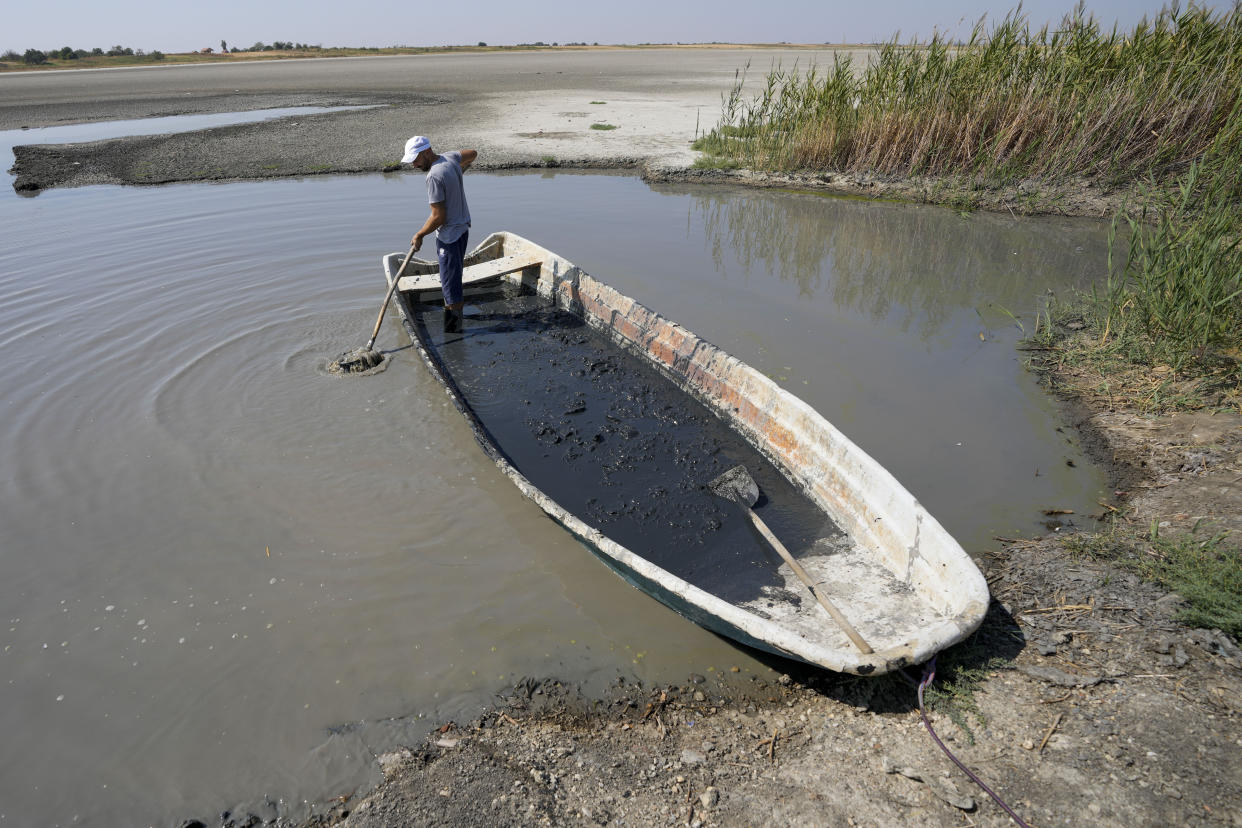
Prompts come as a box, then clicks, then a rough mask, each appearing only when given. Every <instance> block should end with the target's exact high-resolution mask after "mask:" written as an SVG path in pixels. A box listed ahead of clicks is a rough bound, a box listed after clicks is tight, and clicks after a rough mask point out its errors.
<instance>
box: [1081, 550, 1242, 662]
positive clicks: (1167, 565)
mask: <svg viewBox="0 0 1242 828" xmlns="http://www.w3.org/2000/svg"><path fill="white" fill-rule="evenodd" d="M1200 528H1201V527H1198V526H1196V527H1195V529H1193V530H1192V531H1190V532H1187V533H1183V534H1176V535H1166V534H1161V533H1160V531H1159V529H1158V528H1157V527H1155V526H1153V527H1152V528H1151V530H1150V531H1149V532H1148V533H1147V534H1146V535H1140V534H1133V533H1127V532H1125V531H1124V530H1122V529H1120V528H1117V527H1114V528H1113V529H1112V530H1111V531H1107V532H1101V533H1098V534H1093V535H1081V536H1072V538H1071V542H1070V544H1069V548H1070V549H1071V550H1072V551H1074V552H1077V553H1079V554H1082V555H1086V556H1088V557H1091V558H1095V559H1097V560H1106V561H1109V562H1111V563H1113V564H1114V565H1116V566H1120V567H1122V568H1123V569H1128V570H1130V571H1132V572H1137V573H1138V574H1139V575H1141V576H1142V577H1144V578H1146V579H1147V580H1150V581H1152V582H1154V583H1157V584H1159V585H1160V586H1162V587H1164V588H1165V589H1168V590H1170V591H1172V592H1176V593H1177V594H1178V595H1180V596H1181V597H1182V598H1183V599H1184V600H1185V601H1186V608H1185V609H1183V610H1182V611H1181V612H1180V613H1179V614H1178V618H1177V620H1179V621H1181V622H1182V623H1184V624H1187V625H1189V626H1192V627H1204V628H1207V629H1219V630H1223V631H1224V632H1226V633H1229V634H1230V635H1232V636H1234V637H1235V638H1236V637H1239V636H1242V550H1240V549H1239V548H1238V547H1237V546H1232V545H1229V544H1228V543H1227V540H1228V535H1227V534H1226V533H1223V532H1221V533H1215V534H1211V535H1207V536H1204V535H1203V534H1201V533H1200Z"/></svg>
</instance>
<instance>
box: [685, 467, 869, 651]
mask: <svg viewBox="0 0 1242 828" xmlns="http://www.w3.org/2000/svg"><path fill="white" fill-rule="evenodd" d="M707 488H709V489H711V490H712V492H713V493H715V494H717V495H720V496H721V497H723V498H726V499H728V500H732V501H735V502H736V503H737V504H738V505H739V506H741V507H742V508H743V509H745V510H746V515H747V517H749V518H750V520H751V523H753V524H754V525H755V528H756V529H758V530H759V533H760V534H761V535H763V536H764V538H766V539H767V541H768V543H770V544H772V548H773V549H775V550H776V551H777V553H779V554H780V556H781V557H782V558H784V560H785V563H787V564H789V568H790V569H792V570H793V571H794V574H795V575H797V576H798V579H799V580H800V581H802V583H803V584H805V585H806V588H807V589H808V590H810V592H811V594H812V595H814V596H815V600H816V601H818V602H819V605H820V606H821V607H823V608H824V610H825V611H827V613H828V614H829V615H830V616H832V620H833V621H835V622H836V623H837V626H838V627H840V628H841V630H842V632H844V633H845V634H846V635H847V636H849V639H850V641H852V642H854V646H855V647H857V648H858V649H859V650H860V651H862V652H864V653H868V654H870V653H872V652H874V650H872V649H871V645H870V644H868V643H867V642H866V641H865V640H864V639H863V637H862V636H861V635H859V634H858V630H856V629H854V625H853V624H851V623H850V622H849V620H848V619H847V618H846V617H845V616H844V615H842V614H841V610H839V609H837V608H836V606H835V605H834V604H833V603H832V601H830V600H828V598H827V596H825V595H824V594H823V593H822V592H820V591H819V589H818V588H817V587H816V586H815V583H814V582H813V581H812V580H811V576H810V575H809V574H808V573H807V571H806V570H805V569H803V568H802V564H800V563H798V562H797V561H796V560H794V557H793V555H790V554H789V550H788V549H786V548H785V544H783V543H781V542H780V540H779V539H778V538H777V537H776V535H774V534H772V530H771V529H769V528H768V525H767V524H766V523H764V522H763V518H761V517H759V516H758V515H757V514H755V510H754V509H752V508H751V507H752V506H754V505H755V503H756V502H758V500H759V485H758V484H757V483H755V479H754V478H753V477H751V476H750V472H749V471H747V469H746V467H745V466H734V467H733V468H731V469H729V470H728V471H727V472H725V473H724V474H722V475H720V476H719V477H717V478H716V479H715V480H713V481H712V482H711V483H708V484H707Z"/></svg>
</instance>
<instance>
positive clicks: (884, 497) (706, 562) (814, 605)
mask: <svg viewBox="0 0 1242 828" xmlns="http://www.w3.org/2000/svg"><path fill="white" fill-rule="evenodd" d="M404 256H405V254H404V253H393V254H390V255H388V256H386V257H384V269H385V273H386V274H387V277H388V279H389V281H390V284H391V280H392V279H393V278H394V275H395V274H396V273H397V272H398V270H399V268H400V265H401V262H402V260H403V258H404ZM466 265H467V270H466V279H465V281H466V296H467V308H466V316H465V320H464V324H463V326H462V330H461V331H460V332H450V333H446V332H445V330H444V324H443V309H442V300H441V298H440V294H439V282H438V276H437V274H436V265H435V264H433V263H421V262H411V264H410V266H409V267H408V268H407V269H406V273H407V274H410V275H406V276H403V277H402V278H401V280H400V282H399V283H398V291H397V294H396V295H397V297H398V299H397V302H398V307H399V308H400V311H401V314H402V316H403V317H404V320H405V325H406V328H407V330H408V331H409V332H410V335H411V336H412V337H413V339H414V341H415V344H416V345H417V347H418V350H419V352H420V354H421V355H422V357H423V359H424V361H425V362H426V364H427V366H428V367H429V368H430V369H431V371H432V373H433V374H434V375H435V376H436V377H437V378H438V379H439V380H440V381H441V382H442V383H443V384H444V386H445V388H446V389H447V391H448V393H449V395H450V396H451V398H452V399H453V401H454V403H455V404H456V405H457V407H458V408H459V409H460V410H461V411H462V413H463V414H464V415H465V416H466V418H467V419H468V420H469V422H470V425H471V427H472V428H473V430H474V433H475V435H476V436H477V438H478V440H479V443H480V444H481V445H482V447H483V450H484V451H485V452H487V454H488V456H489V457H491V458H492V459H493V460H494V461H495V462H496V464H497V466H499V467H500V469H501V470H502V471H503V472H504V473H505V474H506V475H508V477H509V478H510V479H511V480H513V482H514V483H515V484H516V485H517V486H518V488H519V489H521V491H522V492H523V493H524V494H525V495H526V496H527V497H529V498H530V499H531V500H533V501H535V503H537V504H538V505H539V507H540V508H542V509H543V510H544V511H545V512H546V513H547V514H548V515H549V516H550V517H552V518H553V519H554V520H556V521H557V522H559V523H560V524H562V525H563V526H564V527H565V528H566V529H568V530H569V531H570V532H572V533H573V534H574V535H575V536H576V537H577V538H578V539H579V540H580V541H581V542H582V543H583V544H584V545H586V547H587V548H588V549H590V550H591V551H592V552H593V553H594V554H595V555H596V556H597V557H598V558H599V559H600V560H601V561H603V562H604V563H605V564H607V565H608V566H609V567H610V568H612V569H613V571H615V572H616V573H617V574H619V575H620V576H621V577H623V578H625V579H626V580H627V581H629V582H630V583H631V584H633V585H634V586H636V587H638V588H639V589H640V590H642V591H643V592H645V593H647V594H648V595H650V596H652V597H654V598H656V599H657V600H659V601H661V602H663V603H664V604H666V605H668V606H669V607H671V608H672V609H674V610H676V611H677V612H679V613H681V614H682V615H684V616H685V617H687V618H689V619H691V620H692V621H694V622H696V623H698V624H701V625H702V626H704V627H706V628H708V629H711V630H713V631H716V632H718V633H721V634H723V635H726V636H728V637H730V638H733V639H735V640H737V641H740V642H742V643H744V644H747V645H750V646H752V647H757V648H760V649H763V650H767V651H769V652H773V653H778V654H780V655H783V656H787V657H792V658H796V659H799V660H802V661H805V662H808V663H810V664H816V665H820V666H822V667H826V668H828V669H830V670H837V671H844V672H850V673H857V674H860V675H867V674H876V673H883V672H887V671H889V670H893V669H896V668H898V667H901V666H903V665H906V664H911V663H918V662H921V661H924V660H926V659H928V658H930V657H931V656H932V655H934V654H935V653H936V652H938V651H939V650H941V649H943V648H945V647H947V646H949V645H951V644H954V643H956V642H958V641H960V640H962V639H963V638H965V637H966V636H967V635H969V634H970V633H971V632H973V631H974V630H975V629H976V628H977V627H978V626H979V624H980V623H981V622H982V620H983V615H984V612H985V611H986V609H987V605H988V591H987V584H986V582H985V581H984V579H983V576H982V575H981V574H980V572H979V570H978V569H977V568H976V566H975V565H974V563H973V562H972V561H971V559H970V558H969V557H968V556H967V555H966V553H965V552H964V551H963V550H962V548H961V547H960V546H959V545H958V544H957V542H956V541H954V540H953V538H952V537H950V536H949V535H948V533H947V532H945V530H944V529H943V528H941V526H940V524H939V523H937V522H936V520H935V519H934V518H932V517H931V516H930V515H929V514H927V512H926V511H925V510H924V509H923V508H922V506H920V505H919V503H918V502H917V501H916V500H915V499H914V498H913V497H912V496H911V495H910V494H909V492H907V491H906V490H905V489H904V488H903V487H902V486H901V485H900V484H899V483H898V482H897V481H896V480H895V479H893V477H892V475H890V474H889V473H888V472H887V471H886V470H885V469H884V468H883V467H881V466H880V465H879V464H878V463H876V462H875V461H874V460H872V459H871V458H870V457H869V456H867V455H866V454H865V453H864V452H863V451H862V450H861V449H859V448H858V447H857V446H855V445H854V444H853V443H851V442H850V441H849V440H848V439H846V438H845V437H844V436H843V435H842V434H841V433H840V432H838V431H837V430H836V429H835V428H834V427H833V426H832V425H831V424H829V423H828V422H827V421H826V420H824V418H823V417H821V416H820V415H819V414H817V413H816V412H815V411H814V410H812V409H811V408H810V407H809V406H808V405H807V404H806V403H804V402H802V401H801V400H799V399H798V398H796V397H794V396H793V395H792V394H790V393H789V392H787V391H785V390H783V389H781V388H780V387H779V386H777V385H776V384H775V383H774V382H772V381H771V380H769V379H768V378H767V377H765V376H763V375H762V374H760V373H758V372H757V371H755V370H754V369H753V368H751V367H749V366H748V365H746V364H745V363H742V362H740V361H739V360H737V359H735V358H733V357H731V356H729V355H728V354H726V353H724V352H723V351H721V350H720V349H719V348H716V347H715V346H713V345H711V344H710V343H708V342H706V341H704V340H702V339H699V338H698V337H697V336H695V335H694V334H693V333H691V332H690V331H688V330H686V329H685V328H682V327H681V326H679V325H677V324H675V323H673V322H671V321H669V320H667V319H665V318H663V317H661V316H659V315H658V314H656V313H654V312H653V311H651V310H649V309H647V308H645V307H643V306H642V305H640V304H638V303H637V302H635V301H634V300H633V299H630V298H628V297H626V296H623V295H621V294H620V293H618V292H617V291H615V290H613V289H612V288H610V287H608V286H607V285H605V284H603V283H601V282H599V281H597V280H595V279H593V278H592V277H590V276H589V275H587V274H586V273H585V272H583V271H582V270H581V269H580V268H578V267H576V266H574V265H573V264H572V263H570V262H568V261H566V260H565V259H563V258H561V257H560V256H557V255H556V254H555V253H552V252H550V251H548V250H545V249H544V248H541V247H539V246H537V245H535V244H533V243H531V242H529V241H527V240H526V239H523V238H521V237H519V236H515V235H513V234H511V233H496V234H493V235H492V236H489V237H488V238H487V239H486V240H485V241H484V242H483V243H482V244H481V245H479V247H478V248H477V249H475V250H474V251H473V252H472V253H470V254H469V256H468V257H467V259H466ZM739 465H741V466H744V467H745V469H746V471H747V472H749V475H750V476H751V477H753V479H754V481H756V482H757V483H758V488H759V491H760V492H762V494H761V495H760V497H759V499H758V501H757V502H756V503H755V504H754V510H753V512H752V511H750V510H749V509H747V508H746V505H747V504H746V503H745V502H736V501H731V500H725V499H722V498H721V497H719V496H718V495H717V494H716V493H714V492H713V491H712V490H710V489H709V485H708V484H709V483H711V482H712V481H714V480H716V479H717V478H718V477H720V476H721V475H723V474H725V473H726V472H728V471H729V470H730V469H734V468H736V467H737V466H739ZM752 491H753V490H752ZM751 515H754V516H756V517H758V518H759V522H760V523H762V524H763V525H765V526H766V527H768V528H770V532H771V535H772V536H774V539H775V541H776V542H775V545H774V544H773V543H772V542H771V541H770V540H769V539H768V538H767V537H765V536H764V533H763V532H762V531H758V530H757V529H756V522H755V521H754V520H753V519H752V518H751ZM782 546H783V547H785V548H787V549H788V554H790V555H791V556H792V558H791V560H792V561H793V565H792V566H791V565H790V563H788V562H786V560H784V559H783V558H782V557H781V555H779V554H777V548H778V547H782ZM799 571H801V577H799V574H798V573H799ZM804 578H805V579H806V580H805V581H804V580H803V579H804ZM808 582H809V584H811V586H810V587H808ZM815 592H818V593H819V595H820V597H821V598H822V599H823V600H821V601H818V602H817V600H816V596H815V594H814V593H815ZM826 607H829V608H832V609H836V610H838V611H839V614H838V615H836V616H835V617H834V615H833V614H831V613H830V612H829V611H828V610H827V609H826ZM841 616H843V617H844V618H843V619H842V617H841ZM850 627H852V628H853V630H851V629H850ZM854 631H856V634H854V635H851V634H850V633H852V632H854Z"/></svg>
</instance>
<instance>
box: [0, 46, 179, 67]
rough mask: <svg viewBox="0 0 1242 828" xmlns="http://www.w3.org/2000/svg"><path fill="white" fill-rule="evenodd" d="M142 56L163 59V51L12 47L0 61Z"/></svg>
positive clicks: (46, 60) (120, 47)
mask: <svg viewBox="0 0 1242 828" xmlns="http://www.w3.org/2000/svg"><path fill="white" fill-rule="evenodd" d="M105 55H107V56H108V57H121V56H132V57H144V58H147V59H148V60H163V59H164V53H163V52H161V51H159V50H158V49H157V50H154V51H152V52H144V51H143V50H142V49H131V48H130V47H128V46H113V47H112V48H111V49H107V50H105V49H100V48H99V47H95V48H94V49H90V50H87V49H75V48H73V47H72V46H65V47H64V48H62V49H48V50H47V51H43V50H42V49H27V50H26V52H25V54H21V55H19V54H18V53H17V52H14V51H13V50H12V49H10V50H9V51H7V52H5V53H4V54H2V55H0V61H4V62H5V63H26V64H29V65H31V66H39V65H41V64H44V63H47V62H48V61H49V60H79V59H81V58H86V57H103V56H105Z"/></svg>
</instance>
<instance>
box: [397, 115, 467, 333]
mask: <svg viewBox="0 0 1242 828" xmlns="http://www.w3.org/2000/svg"><path fill="white" fill-rule="evenodd" d="M478 157H479V153H478V152H477V151H476V150H472V149H466V150H459V151H457V152H446V153H444V154H443V155H436V153H435V151H434V150H433V149H432V148H431V142H430V141H428V140H427V139H426V138H425V137H423V136H422V135H415V136H414V137H413V138H411V139H410V140H408V141H406V142H405V155H404V156H402V158H401V163H402V164H412V165H413V166H415V167H418V168H419V169H420V170H422V171H423V172H424V173H426V174H427V203H428V204H430V205H431V215H429V216H428V217H427V221H426V222H424V223H423V226H422V229H420V230H419V231H418V232H417V233H415V234H414V238H413V239H412V240H411V243H412V244H413V246H414V251H415V252H418V250H419V248H420V247H422V246H423V238H424V237H425V236H427V235H429V234H430V233H432V232H433V231H434V232H435V234H436V255H437V257H438V258H439V260H440V290H441V292H443V294H444V330H445V332H446V333H451V332H456V331H460V330H461V315H462V306H463V305H464V304H465V302H464V301H463V300H462V286H461V271H462V260H463V259H464V258H465V257H466V243H467V241H468V239H469V237H470V208H469V207H468V206H467V205H466V190H465V187H464V186H463V185H462V173H464V172H465V171H466V170H468V169H470V165H471V164H473V163H474V159H476V158H478Z"/></svg>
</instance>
